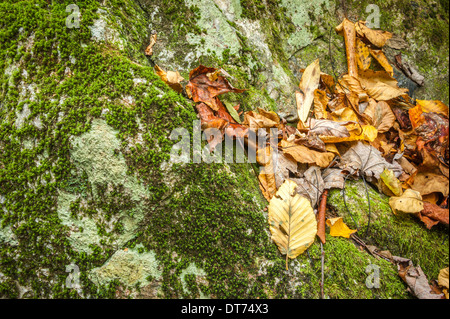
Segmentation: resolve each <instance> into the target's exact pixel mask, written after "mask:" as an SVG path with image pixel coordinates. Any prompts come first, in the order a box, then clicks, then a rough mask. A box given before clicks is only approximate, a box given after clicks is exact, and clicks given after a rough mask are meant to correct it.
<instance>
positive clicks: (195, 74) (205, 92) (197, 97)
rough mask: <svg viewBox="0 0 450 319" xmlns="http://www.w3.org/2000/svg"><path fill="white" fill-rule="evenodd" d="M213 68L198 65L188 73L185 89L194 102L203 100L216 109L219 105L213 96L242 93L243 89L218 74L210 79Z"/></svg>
mask: <svg viewBox="0 0 450 319" xmlns="http://www.w3.org/2000/svg"><path fill="white" fill-rule="evenodd" d="M215 71H216V69H215V68H208V67H206V66H203V65H200V66H199V67H197V68H196V69H194V70H192V71H191V72H190V73H189V83H188V84H187V85H186V91H187V92H189V94H190V96H191V98H192V100H193V101H194V102H204V103H205V104H207V105H208V106H210V107H211V108H212V109H213V110H215V111H217V110H218V109H219V105H218V104H217V100H216V99H214V97H216V96H218V95H220V94H224V93H227V92H234V93H242V92H244V91H245V90H241V89H236V88H234V87H233V86H232V85H231V84H230V83H229V82H228V80H227V79H226V78H225V77H223V76H220V75H217V77H213V78H215V80H214V81H211V80H210V77H211V75H210V76H209V77H208V74H211V73H212V74H214V72H215Z"/></svg>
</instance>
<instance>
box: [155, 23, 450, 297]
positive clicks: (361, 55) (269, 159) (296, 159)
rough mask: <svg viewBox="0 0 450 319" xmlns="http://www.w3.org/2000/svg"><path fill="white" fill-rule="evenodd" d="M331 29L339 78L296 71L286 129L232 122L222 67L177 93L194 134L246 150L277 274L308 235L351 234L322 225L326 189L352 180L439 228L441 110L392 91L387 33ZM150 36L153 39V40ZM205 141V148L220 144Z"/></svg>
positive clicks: (445, 159) (261, 113) (413, 274)
mask: <svg viewBox="0 0 450 319" xmlns="http://www.w3.org/2000/svg"><path fill="white" fill-rule="evenodd" d="M336 31H337V32H338V34H340V35H342V36H343V37H344V40H345V47H346V55H347V65H348V72H347V74H344V75H342V76H341V77H340V78H339V79H337V80H335V79H334V78H333V76H331V75H328V74H325V73H323V72H321V70H320V64H319V60H316V61H314V62H313V63H311V64H310V65H309V66H308V67H307V68H306V69H305V70H303V75H302V77H301V80H300V84H299V90H298V91H297V92H295V97H296V101H297V108H298V118H299V121H298V123H297V125H296V126H292V125H289V124H287V123H286V121H285V120H284V119H282V118H280V117H279V116H278V115H277V114H276V113H275V112H271V111H266V110H263V109H258V110H257V111H249V112H246V113H244V114H243V120H242V121H241V117H240V115H242V112H241V114H239V113H238V110H239V105H238V106H235V107H230V106H229V105H227V104H225V105H224V104H223V103H222V102H221V101H220V100H219V98H218V96H219V95H221V94H224V93H227V92H234V93H241V92H243V91H244V90H240V89H236V88H234V87H233V86H232V85H231V84H230V83H229V81H228V80H227V78H228V77H229V75H228V74H227V73H226V72H225V71H224V70H222V69H215V68H209V67H205V66H202V65H200V66H199V67H198V68H196V69H194V70H192V71H191V72H190V74H189V81H188V84H187V85H186V86H185V88H184V89H185V92H186V94H187V96H188V97H189V98H190V99H192V100H193V101H194V102H196V106H195V107H196V110H197V112H198V115H199V117H200V120H201V125H202V130H208V129H211V128H214V129H218V130H220V132H221V134H222V138H223V136H224V135H228V136H229V137H231V138H234V139H239V140H242V141H244V143H243V144H245V146H246V147H247V150H248V149H250V148H253V149H254V150H255V149H256V159H257V162H258V164H259V165H260V166H261V168H262V169H261V171H260V173H259V176H258V179H259V182H260V188H261V190H262V193H263V195H264V197H265V198H266V199H267V200H268V201H269V209H268V210H269V225H270V231H271V233H272V239H273V240H274V242H275V243H276V244H277V246H278V248H279V250H280V252H281V253H282V254H285V255H286V268H287V266H288V258H295V257H297V256H298V255H299V254H301V253H303V252H304V251H305V250H306V249H307V248H308V247H309V246H310V245H311V244H312V243H313V242H314V240H315V237H316V235H317V236H318V237H319V239H320V241H321V243H322V244H324V243H325V224H327V225H328V226H330V235H331V236H343V237H346V238H349V237H350V236H352V237H353V236H354V235H352V234H354V233H355V232H356V230H351V229H349V228H348V227H347V226H346V225H345V224H344V223H343V221H342V218H340V217H338V218H330V219H328V220H326V217H325V209H326V198H327V194H328V190H329V189H331V188H339V189H344V187H345V181H346V180H347V179H348V178H354V179H356V178H362V179H363V180H364V182H369V183H371V184H373V185H374V186H376V187H377V188H378V190H379V191H380V192H382V193H384V194H386V195H388V196H390V200H389V204H390V206H391V208H392V211H393V213H394V214H414V215H416V216H417V217H418V218H420V220H421V221H422V222H423V223H425V225H426V227H427V228H428V229H430V228H431V227H433V226H434V225H436V224H438V223H444V224H447V225H448V223H449V210H448V202H447V201H448V188H449V179H448V173H449V170H448V165H449V149H448V146H449V145H448V143H449V124H448V112H449V109H448V106H447V105H445V104H444V103H442V102H440V101H425V100H416V101H414V100H412V99H411V98H410V96H409V95H408V93H407V92H408V90H407V89H404V88H400V87H398V83H397V81H396V80H395V79H394V78H393V74H394V72H393V67H392V65H391V64H390V62H389V60H388V58H387V57H386V56H385V54H384V53H383V50H382V48H383V46H384V45H385V44H386V42H387V41H388V40H389V39H390V38H391V37H392V34H391V33H389V32H386V31H380V30H372V29H370V28H368V27H367V26H366V25H365V23H364V22H362V21H359V22H357V23H353V22H351V21H350V20H347V19H345V20H344V21H343V22H342V23H341V24H340V25H339V26H338V27H336ZM152 37H153V39H154V40H155V41H156V35H152ZM152 43H153V44H154V41H153V42H152ZM149 47H150V46H149ZM147 51H151V47H150V49H149V50H147ZM155 69H156V72H157V73H158V75H159V76H160V77H161V78H162V79H163V80H164V81H165V82H166V83H167V84H168V85H169V86H170V87H172V88H173V89H175V90H177V91H178V92H182V91H183V86H182V85H181V82H182V81H183V80H184V79H183V78H182V77H181V76H180V74H179V73H178V72H172V71H169V72H165V71H164V70H162V69H161V68H160V67H158V66H155ZM261 132H262V134H264V135H266V136H267V138H266V139H265V140H264V141H265V142H264V143H259V144H258V145H255V144H254V143H253V142H252V141H253V140H252V139H249V138H248V136H249V134H254V135H258V136H260V135H261ZM258 141H259V140H258ZM209 142H210V143H209V147H210V150H213V149H214V148H215V147H216V146H217V145H218V144H219V143H221V142H222V139H220V138H219V139H211V140H210V141H209ZM361 195H362V196H364V195H365V194H361ZM366 195H367V196H368V192H366ZM369 207H370V206H369ZM316 209H317V210H316ZM315 210H316V213H315ZM368 213H369V214H370V212H368ZM369 223H370V215H369ZM368 226H369V225H368ZM355 238H356V237H355ZM374 251H375V249H372V251H371V253H373V252H374ZM386 258H387V259H389V260H390V261H392V262H394V263H396V264H398V267H399V274H400V276H402V278H403V279H404V280H405V282H406V283H407V284H408V285H409V286H410V288H411V287H412V288H411V291H412V292H413V293H414V294H415V295H416V296H418V297H419V298H441V297H442V294H436V293H433V292H430V291H431V290H430V289H431V288H430V286H429V285H428V280H427V279H426V277H425V275H424V274H423V272H422V271H421V269H420V267H419V266H418V267H414V266H413V265H412V263H411V261H410V260H406V259H403V258H401V257H396V256H390V257H389V258H388V257H386V256H385V259H386ZM446 271H447V272H446V274H447V275H446V276H447V277H446V278H447V279H446V280H447V281H446V283H447V286H446V289H448V268H447V270H446ZM444 277H445V271H444ZM416 282H417V283H418V282H420V283H421V285H420V286H417V283H416ZM444 282H445V280H444ZM416 286H417V287H419V288H417V287H416ZM438 289H439V288H438ZM417 290H420V291H417ZM446 296H447V298H448V293H446Z"/></svg>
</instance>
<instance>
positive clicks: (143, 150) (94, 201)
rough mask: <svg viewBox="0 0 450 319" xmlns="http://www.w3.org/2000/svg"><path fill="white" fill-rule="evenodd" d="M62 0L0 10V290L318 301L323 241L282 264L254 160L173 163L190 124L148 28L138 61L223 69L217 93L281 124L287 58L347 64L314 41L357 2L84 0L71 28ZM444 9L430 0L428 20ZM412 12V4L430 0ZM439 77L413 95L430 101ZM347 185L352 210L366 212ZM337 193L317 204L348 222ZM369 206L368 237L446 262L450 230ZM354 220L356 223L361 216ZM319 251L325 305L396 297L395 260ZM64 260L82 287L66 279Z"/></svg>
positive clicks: (336, 244)
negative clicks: (275, 116) (371, 270)
mask: <svg viewBox="0 0 450 319" xmlns="http://www.w3.org/2000/svg"><path fill="white" fill-rule="evenodd" d="M68 4H71V2H70V1H66V2H51V3H49V2H47V1H44V0H33V1H15V0H9V1H3V2H1V3H0V13H1V15H2V22H0V24H1V25H2V28H1V31H0V40H1V41H0V43H2V44H1V46H0V75H1V77H0V79H1V82H0V222H1V224H0V297H6V298H44V297H51V298H61V297H62V298H105V297H106V298H115V297H118V298H129V297H131V298H204V297H208V298H257V297H259V298H318V297H319V296H320V285H319V282H320V278H321V275H320V245H319V244H318V243H317V242H316V243H315V244H313V245H312V246H311V248H310V249H309V250H308V254H304V255H302V256H300V257H299V258H297V259H295V260H292V261H290V262H289V270H288V271H286V270H285V268H284V265H285V263H284V258H283V257H282V256H281V255H280V254H279V252H278V250H277V248H276V246H275V245H274V244H273V242H272V241H271V240H270V234H269V232H268V227H267V221H266V218H267V214H266V212H265V211H264V208H265V206H266V205H267V202H266V201H265V199H264V197H263V196H262V194H261V192H260V190H259V185H258V181H257V178H256V174H255V172H256V167H254V166H252V164H250V163H237V164H227V163H222V162H220V163H212V164H208V163H204V162H202V163H184V164H177V163H174V162H173V161H171V158H170V151H171V148H172V146H173V144H174V143H176V142H177V141H173V140H171V139H170V138H169V136H170V134H171V132H172V130H173V129H175V128H185V129H186V130H187V131H188V132H190V134H191V138H192V135H193V133H194V128H193V126H192V123H193V122H194V120H196V119H197V117H196V114H195V111H194V108H193V104H192V103H191V102H190V101H189V100H187V99H185V98H184V97H183V96H182V95H180V94H177V93H176V92H174V91H172V90H170V88H168V87H167V85H165V84H164V83H163V82H162V81H161V80H160V79H159V77H158V76H156V75H155V74H154V72H153V68H152V64H151V61H148V60H147V59H146V57H145V56H144V54H143V51H144V49H145V47H146V45H147V44H148V39H149V34H150V32H151V30H156V31H157V32H158V41H157V43H156V45H155V46H154V52H155V54H154V56H153V60H154V61H153V62H156V63H157V64H158V65H160V66H161V67H163V68H164V69H167V70H169V69H171V70H178V71H180V72H181V74H182V75H183V76H184V77H185V78H188V74H189V71H190V70H191V69H192V68H194V67H196V66H197V65H198V64H199V63H204V64H207V65H209V66H213V67H222V68H224V69H225V70H226V71H227V72H228V73H230V75H231V76H232V78H231V80H230V81H232V83H233V85H234V86H236V87H240V88H245V89H247V91H246V92H245V93H243V94H228V95H226V96H224V100H227V101H229V102H233V103H240V104H241V107H242V109H243V110H250V109H255V108H256V107H262V108H265V109H268V110H276V111H278V112H279V113H281V114H284V115H285V116H286V117H289V115H290V116H293V115H292V114H295V100H294V94H293V93H294V92H295V89H296V87H297V85H298V81H299V78H300V72H299V69H300V68H303V67H306V66H307V65H308V64H309V63H310V62H312V61H313V60H315V59H316V58H318V57H319V58H321V67H322V70H324V71H325V72H327V73H330V74H333V73H336V74H339V73H341V72H343V71H345V69H346V66H345V54H344V46H343V41H342V39H341V38H339V37H338V36H337V35H335V34H334V32H332V33H331V34H332V37H331V39H329V38H328V35H329V30H330V28H332V27H334V26H335V25H337V23H338V22H339V21H340V19H341V18H342V17H341V15H342V14H343V12H344V11H345V10H350V11H351V12H358V10H363V9H364V8H363V6H364V4H361V6H354V7H352V6H348V5H347V6H346V7H345V10H344V8H343V7H342V6H341V1H335V2H333V1H322V0H320V1H309V2H308V1H292V0H289V1H287V0H286V1H284V0H281V1H277V0H241V1H239V0H202V1H188V0H186V1H183V0H170V1H169V0H157V1H153V0H152V1H146V0H106V1H103V2H102V3H100V2H98V1H84V2H82V3H80V4H78V6H79V10H80V13H81V15H80V24H79V28H69V27H68V26H67V25H66V19H67V18H68V16H69V14H70V13H68V12H67V11H66V7H67V5H68ZM381 5H382V4H381V2H380V6H381ZM441 6H442V4H437V6H436V7H433V8H436V10H437V13H436V14H438V15H439V19H440V17H441V15H442V14H444V13H445V12H444V11H442V9H441ZM297 7H298V9H297ZM396 8H397V7H396ZM398 8H400V7H398ZM427 8H428V7H424V8H423V9H421V10H422V11H423V12H431V11H433V10H435V9H429V8H428V9H427ZM427 10H431V11H427ZM422 11H421V12H422ZM433 12H434V11H433ZM442 12H444V13H442ZM383 17H384V16H382V21H383V22H382V27H383V28H384V29H387V30H391V27H390V25H389V24H388V23H387V21H390V20H383V19H384V18H383ZM436 19H438V18H436ZM426 21H428V20H426ZM436 21H440V22H436V23H439V25H437V26H436V28H435V29H434V30H436V32H439V30H441V29H445V28H447V29H448V13H447V20H445V16H444V22H442V21H441V20H436ZM445 21H447V22H446V24H445ZM428 23H433V22H431V21H428ZM440 24H443V25H440ZM396 27H397V28H403V29H401V30H402V32H404V33H405V34H406V35H408V34H410V32H413V31H411V30H410V29H408V28H407V27H406V26H404V27H403V24H400V26H397V25H396ZM414 32H416V31H414ZM417 32H418V33H417V34H422V36H423V37H422V38H421V40H418V39H416V38H412V40H411V41H412V42H413V44H411V45H417V46H418V48H419V47H421V46H422V45H423V43H426V45H427V46H428V48H430V55H431V52H439V54H441V53H442V52H444V51H445V48H444V46H439V45H438V43H435V42H433V41H432V40H433V39H432V38H431V37H432V35H430V34H428V33H427V32H428V31H424V30H422V31H420V28H417ZM420 32H422V33H420ZM407 38H408V37H407ZM420 41H423V42H420ZM330 48H331V50H330ZM433 50H434V51H433ZM419 51H420V50H419V49H417V50H416V51H413V52H416V53H417V52H419ZM416 53H414V54H416ZM406 54H407V51H405V55H406ZM414 54H413V55H411V61H413V62H414V63H417V65H419V63H420V61H422V60H420V61H418V60H415V58H417V57H418V56H417V55H414ZM435 57H436V54H435V55H434V56H433V57H430V59H431V60H432V61H433V62H436V61H435V60H433V59H434V58H435ZM331 58H332V59H331ZM431 60H430V61H431ZM444 61H446V63H447V64H445V63H444V66H443V69H442V70H443V71H442V72H438V70H437V69H433V70H435V71H430V70H431V69H430V70H429V69H427V67H425V66H424V67H423V68H421V69H420V71H421V72H422V73H423V74H424V75H425V76H426V77H427V76H429V75H430V74H431V75H432V74H435V73H439V74H446V75H447V77H448V60H444ZM332 62H333V63H332ZM433 72H435V73H433ZM439 76H441V75H439ZM436 79H438V77H434V78H433V77H430V80H429V81H428V82H427V86H426V87H425V88H424V90H429V91H427V92H435V93H436V95H435V96H434V97H433V98H436V99H443V100H444V101H445V96H443V95H440V94H441V93H439V90H440V89H436V88H437V87H438V86H441V85H443V84H442V83H443V82H442V81H437V80H436ZM435 80H436V81H435ZM438 82H439V83H438ZM444 84H445V82H444ZM447 85H448V83H447ZM433 90H434V91H433ZM447 100H448V96H447ZM447 102H448V101H447ZM193 152H194V150H192V152H191V154H190V155H191V156H193ZM349 185H350V186H349V188H348V194H349V195H348V196H349V199H348V205H349V207H350V206H351V205H355V206H354V207H353V208H352V209H355V210H357V209H360V208H356V207H365V206H364V205H365V204H364V201H363V200H362V199H361V200H360V194H359V193H358V192H357V191H352V189H353V188H354V185H353V184H351V183H350V184H349ZM352 192H353V193H352ZM336 194H337V193H332V194H331V195H330V202H331V205H332V206H333V207H335V209H336V212H337V213H338V214H342V215H343V216H346V215H345V214H346V211H345V210H343V209H342V203H341V202H340V199H339V197H338V196H337V195H336ZM355 194H358V196H356V195H355ZM375 195H376V193H375V192H373V191H372V192H371V196H375ZM378 196H379V195H378ZM352 198H353V199H352ZM353 201H355V202H353ZM356 205H358V206H356ZM359 205H361V206H359ZM372 209H373V211H374V214H373V218H372V220H371V228H370V232H369V235H368V237H367V238H366V239H367V240H368V241H369V242H371V243H373V244H374V245H377V246H378V247H380V248H383V249H390V250H391V251H392V253H394V254H397V255H400V256H403V257H409V258H411V259H413V261H414V262H417V263H420V265H421V266H422V267H423V269H424V270H425V271H426V273H427V274H428V275H429V276H430V278H436V276H437V271H438V269H439V268H440V267H441V264H443V263H445V259H446V258H447V262H448V253H447V254H445V252H444V249H445V247H447V250H448V238H447V240H446V241H445V244H440V246H439V245H438V242H441V241H442V239H443V238H444V237H442V236H444V235H443V232H442V231H440V230H439V228H437V230H433V231H428V230H425V229H424V227H423V226H422V225H421V224H420V223H418V222H417V221H416V220H414V219H412V218H403V216H392V214H391V212H390V210H389V208H388V206H387V204H386V199H385V198H384V199H383V200H380V201H378V200H377V201H375V202H374V203H373V206H372ZM377 211H378V213H377ZM375 215H376V216H377V217H376V218H375ZM355 216H356V218H358V222H360V226H361V227H362V228H361V229H362V230H364V225H365V217H364V216H365V215H364V214H361V213H360V214H356V213H355ZM346 221H347V222H349V223H350V224H351V222H350V221H349V220H348V218H347V217H346ZM385 229H389V230H392V231H384V230H385ZM397 234H404V235H402V236H397ZM419 247H421V248H420V249H419ZM431 247H435V249H434V250H433V249H431ZM436 247H437V248H436ZM325 252H326V258H325V266H326V268H325V294H326V296H327V297H330V298H405V297H408V294H407V293H406V290H405V286H404V285H403V283H402V282H401V280H400V279H399V278H398V276H397V275H396V268H395V267H394V266H393V265H391V264H389V263H387V262H385V261H382V260H376V259H375V258H373V257H372V256H370V255H369V254H367V253H365V252H363V251H361V250H360V249H359V248H358V247H356V246H355V245H354V244H353V243H352V242H351V241H349V240H347V239H342V238H332V237H329V236H328V237H327V244H326V245H325ZM72 264H75V265H77V267H78V269H79V271H80V288H79V289H72V288H71V287H67V286H66V280H67V278H68V275H69V274H68V272H66V266H67V265H72ZM369 264H376V265H379V266H380V267H381V288H377V289H370V288H368V287H367V286H366V284H365V281H366V279H367V276H368V274H367V273H366V272H365V269H366V267H367V265H369ZM444 266H445V265H442V267H441V268H443V267H444Z"/></svg>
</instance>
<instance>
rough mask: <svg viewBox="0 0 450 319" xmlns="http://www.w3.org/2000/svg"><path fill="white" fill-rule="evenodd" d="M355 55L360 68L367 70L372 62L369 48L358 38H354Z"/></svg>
mask: <svg viewBox="0 0 450 319" xmlns="http://www.w3.org/2000/svg"><path fill="white" fill-rule="evenodd" d="M356 57H357V60H356V61H357V63H358V67H359V68H360V69H361V70H367V69H368V68H369V66H370V64H371V63H372V58H371V57H370V51H369V48H368V47H367V46H366V45H365V44H364V42H363V41H361V40H360V39H358V38H357V39H356Z"/></svg>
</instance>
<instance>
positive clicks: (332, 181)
mask: <svg viewBox="0 0 450 319" xmlns="http://www.w3.org/2000/svg"><path fill="white" fill-rule="evenodd" d="M322 178H323V182H324V188H325V189H331V188H339V189H343V188H344V179H345V175H344V174H343V173H342V169H340V168H327V169H325V170H324V171H323V173H322Z"/></svg>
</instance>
